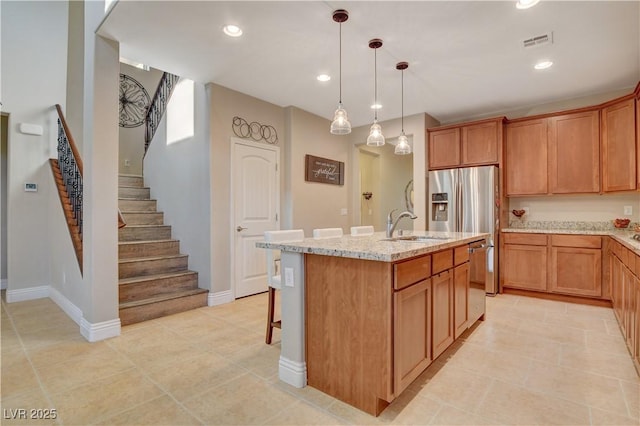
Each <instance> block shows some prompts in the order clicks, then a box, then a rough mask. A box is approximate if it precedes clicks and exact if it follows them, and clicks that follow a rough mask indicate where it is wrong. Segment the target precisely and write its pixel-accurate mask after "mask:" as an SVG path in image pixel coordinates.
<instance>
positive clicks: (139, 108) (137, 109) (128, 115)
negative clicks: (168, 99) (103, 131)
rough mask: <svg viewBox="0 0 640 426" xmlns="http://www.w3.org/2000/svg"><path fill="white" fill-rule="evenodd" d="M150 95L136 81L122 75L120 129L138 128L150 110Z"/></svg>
mask: <svg viewBox="0 0 640 426" xmlns="http://www.w3.org/2000/svg"><path fill="white" fill-rule="evenodd" d="M149 103H151V99H149V94H148V93H147V91H146V90H145V88H144V86H142V84H140V83H139V82H138V81H137V80H136V79H134V78H132V77H129V76H128V75H125V74H120V127H138V126H140V125H142V124H143V123H144V120H145V118H146V115H147V109H148V108H149Z"/></svg>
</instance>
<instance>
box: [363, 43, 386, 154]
mask: <svg viewBox="0 0 640 426" xmlns="http://www.w3.org/2000/svg"><path fill="white" fill-rule="evenodd" d="M369 47H370V48H372V49H373V81H374V89H373V104H374V105H376V106H377V105H378V48H380V47H382V40H380V39H379V38H374V39H373V40H370V41H369ZM367 145H369V146H382V145H384V136H382V127H380V125H379V124H378V108H375V109H374V118H373V124H372V125H371V130H370V131H369V137H368V138H367Z"/></svg>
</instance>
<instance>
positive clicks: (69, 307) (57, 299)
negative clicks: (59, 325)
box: [49, 287, 82, 325]
mask: <svg viewBox="0 0 640 426" xmlns="http://www.w3.org/2000/svg"><path fill="white" fill-rule="evenodd" d="M49 297H50V298H51V300H53V302H54V303H55V304H56V305H58V306H59V307H60V309H62V310H63V311H64V312H65V313H66V314H67V315H69V318H71V319H72V320H73V321H74V322H75V323H76V324H78V325H80V322H81V321H82V310H81V309H80V308H78V307H77V306H76V305H74V304H73V303H71V301H70V300H69V299H67V298H66V297H65V296H64V295H63V294H62V293H60V292H59V291H58V290H56V289H55V288H53V287H50V288H49Z"/></svg>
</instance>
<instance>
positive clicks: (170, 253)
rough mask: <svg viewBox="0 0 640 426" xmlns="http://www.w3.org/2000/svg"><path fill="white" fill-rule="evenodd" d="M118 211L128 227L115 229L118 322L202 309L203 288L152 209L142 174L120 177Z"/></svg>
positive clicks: (136, 320)
mask: <svg viewBox="0 0 640 426" xmlns="http://www.w3.org/2000/svg"><path fill="white" fill-rule="evenodd" d="M118 182H119V183H118V186H119V187H118V207H119V208H120V210H121V212H122V215H123V217H124V220H125V222H126V223H127V226H126V227H124V228H122V229H120V230H119V231H118V241H119V242H118V258H119V267H118V278H119V301H120V322H121V324H122V325H127V324H134V323H137V322H141V321H147V320H150V319H153V318H159V317H163V316H167V315H171V314H175V313H178V312H184V311H188V310H190V309H196V308H199V307H202V306H207V293H208V290H204V289H201V288H198V273H197V272H194V271H190V270H189V269H188V255H186V254H181V253H180V241H178V240H174V239H172V238H171V227H170V226H167V225H165V224H164V215H163V213H162V212H158V211H157V205H156V200H152V199H151V197H150V192H149V191H150V190H149V188H145V187H144V185H143V178H142V176H133V175H120V176H119V181H118Z"/></svg>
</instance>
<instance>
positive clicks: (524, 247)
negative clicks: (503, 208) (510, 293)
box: [502, 233, 547, 291]
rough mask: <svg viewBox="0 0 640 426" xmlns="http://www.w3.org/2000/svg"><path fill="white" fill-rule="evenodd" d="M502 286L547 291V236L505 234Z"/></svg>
mask: <svg viewBox="0 0 640 426" xmlns="http://www.w3.org/2000/svg"><path fill="white" fill-rule="evenodd" d="M503 242H504V245H503V253H502V256H503V263H502V266H503V268H502V286H503V287H510V288H518V289H522V290H534V291H547V236H546V235H540V234H517V233H513V234H512V233H508V234H503Z"/></svg>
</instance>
